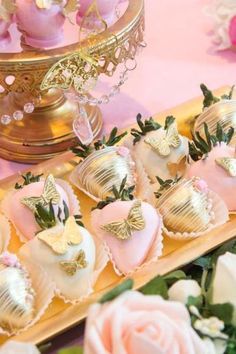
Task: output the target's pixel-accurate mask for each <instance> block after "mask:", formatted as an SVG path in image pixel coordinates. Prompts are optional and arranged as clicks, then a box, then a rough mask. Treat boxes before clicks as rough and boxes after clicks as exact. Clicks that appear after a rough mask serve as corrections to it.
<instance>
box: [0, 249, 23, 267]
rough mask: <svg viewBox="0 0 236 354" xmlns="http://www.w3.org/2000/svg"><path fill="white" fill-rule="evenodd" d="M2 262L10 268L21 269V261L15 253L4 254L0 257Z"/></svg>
mask: <svg viewBox="0 0 236 354" xmlns="http://www.w3.org/2000/svg"><path fill="white" fill-rule="evenodd" d="M0 261H1V262H2V263H3V264H4V265H6V266H8V267H16V268H19V260H18V258H17V256H16V255H15V254H13V253H9V252H4V253H3V254H2V255H1V257H0Z"/></svg>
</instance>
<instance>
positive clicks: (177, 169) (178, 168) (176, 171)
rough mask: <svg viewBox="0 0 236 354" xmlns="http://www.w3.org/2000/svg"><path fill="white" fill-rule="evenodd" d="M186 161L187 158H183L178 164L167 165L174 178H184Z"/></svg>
mask: <svg viewBox="0 0 236 354" xmlns="http://www.w3.org/2000/svg"><path fill="white" fill-rule="evenodd" d="M186 161H187V157H186V156H183V157H182V158H181V159H180V161H178V162H177V163H174V162H168V163H167V168H168V171H169V173H170V175H171V176H172V177H175V176H183V174H184V172H185V170H186Z"/></svg>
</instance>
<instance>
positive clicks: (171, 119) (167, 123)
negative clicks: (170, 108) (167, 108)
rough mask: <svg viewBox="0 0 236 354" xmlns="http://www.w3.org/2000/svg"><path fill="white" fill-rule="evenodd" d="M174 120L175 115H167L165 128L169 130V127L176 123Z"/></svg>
mask: <svg viewBox="0 0 236 354" xmlns="http://www.w3.org/2000/svg"><path fill="white" fill-rule="evenodd" d="M174 121H175V117H174V116H167V117H166V120H165V126H164V129H165V130H167V129H168V128H169V126H170V125H171V124H173V123H174Z"/></svg>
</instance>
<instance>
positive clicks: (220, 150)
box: [186, 123, 236, 211]
mask: <svg viewBox="0 0 236 354" xmlns="http://www.w3.org/2000/svg"><path fill="white" fill-rule="evenodd" d="M233 134H234V129H233V128H230V129H229V130H228V132H227V133H225V132H224V131H223V129H222V127H221V125H220V124H219V123H218V125H217V130H216V134H215V135H211V134H210V133H209V131H208V127H207V125H206V124H205V136H206V138H203V137H202V136H201V135H200V134H199V133H196V137H195V138H194V141H193V143H192V144H190V156H191V157H192V159H193V160H194V162H193V163H191V164H190V166H189V168H188V170H187V174H186V175H187V177H193V176H196V177H200V178H202V179H204V180H205V181H206V182H207V184H208V186H209V188H210V189H211V190H212V191H214V192H216V193H217V194H218V195H219V196H220V197H221V198H222V199H223V200H224V201H225V203H226V205H227V207H228V209H229V211H235V210H236V199H235V190H236V154H235V148H234V147H232V146H229V145H228V144H229V142H230V140H231V138H232V136H233Z"/></svg>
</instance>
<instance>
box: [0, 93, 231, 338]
mask: <svg viewBox="0 0 236 354" xmlns="http://www.w3.org/2000/svg"><path fill="white" fill-rule="evenodd" d="M226 89H227V88H222V89H220V90H218V91H217V92H216V94H221V93H223V92H225V90H226ZM201 103H202V98H198V99H194V100H192V101H189V102H187V103H184V104H182V105H180V106H178V107H176V108H173V109H171V110H168V111H165V112H163V113H161V114H157V115H156V116H155V119H156V120H158V121H159V122H161V123H163V122H164V119H165V117H166V116H167V115H170V114H172V115H174V116H175V117H176V118H177V122H178V126H179V130H180V132H181V134H184V135H189V132H190V126H191V124H192V123H193V117H194V116H195V115H197V114H198V113H199V112H200V111H201ZM129 129H130V128H129ZM75 165H76V158H74V157H73V154H72V153H71V152H66V153H64V154H63V155H60V156H58V157H56V158H54V159H52V160H48V161H46V162H44V163H41V164H39V165H37V166H32V167H30V170H31V171H32V172H33V173H37V174H38V173H45V174H48V173H49V172H50V173H53V174H54V176H55V177H60V178H63V179H67V177H68V174H69V173H70V172H71V170H72V169H73V168H74V166H75ZM18 180H19V174H17V175H14V176H11V177H9V178H6V179H5V180H3V181H1V182H0V198H3V197H4V195H5V193H6V192H7V191H8V190H9V188H12V187H13V185H14V184H15V183H16V182H17V181H18ZM76 192H77V195H78V197H79V200H80V203H81V210H82V215H83V221H84V223H85V226H86V227H87V228H88V229H89V216H90V210H91V208H92V207H93V206H94V204H95V203H94V202H93V201H92V200H91V199H89V198H88V197H87V196H85V195H84V194H83V193H81V192H79V191H76ZM235 235H236V217H235V216H232V217H231V219H230V221H229V222H228V223H227V224H225V225H223V226H221V227H218V228H217V229H215V230H213V231H211V232H209V233H208V234H206V235H205V236H203V237H200V238H197V239H194V240H191V241H188V242H183V241H182V242H180V241H174V240H171V239H169V238H167V237H165V239H164V253H163V256H162V257H161V258H160V259H159V260H158V261H156V262H153V263H152V264H150V265H148V266H146V267H143V268H142V269H141V270H139V271H137V272H135V273H134V274H133V279H134V281H135V288H139V287H141V286H143V285H144V284H145V283H147V282H148V281H149V280H151V279H152V278H153V277H155V276H156V275H157V274H160V275H161V274H165V273H168V272H170V271H172V270H174V269H176V268H179V267H181V266H183V265H185V264H187V263H189V262H191V261H192V260H194V259H196V258H197V257H199V256H201V255H202V254H204V253H206V252H208V251H210V250H211V249H213V248H215V247H217V246H219V245H220V244H222V243H223V242H225V241H227V240H229V239H231V238H233V237H234V236H235ZM20 245H21V243H20V241H19V239H18V238H17V236H16V235H13V237H12V240H11V243H10V248H9V249H10V251H17V249H18V248H19V246H20ZM122 281H123V278H122V277H118V276H117V275H116V274H115V273H114V271H113V268H112V266H111V264H108V266H107V267H106V269H105V270H104V271H103V273H102V274H101V275H100V277H99V280H98V282H97V284H96V287H95V292H94V293H93V294H92V295H91V296H89V297H88V298H87V299H86V300H84V301H83V302H81V303H80V304H77V305H69V304H64V302H63V301H62V300H60V299H58V298H54V300H53V302H52V303H51V305H50V306H49V308H48V309H47V311H46V313H45V314H44V316H43V318H42V319H41V320H40V321H39V322H38V323H37V324H35V325H34V326H33V327H31V328H30V329H29V330H28V331H26V332H23V333H22V334H20V335H18V336H16V337H14V339H15V340H20V341H30V342H33V343H35V344H39V343H42V342H44V341H46V340H48V339H50V338H52V337H53V336H56V335H57V334H59V333H61V332H63V331H66V330H68V329H69V328H71V327H73V326H75V325H76V324H78V323H79V322H81V321H82V320H83V319H85V318H86V316H87V312H88V307H89V305H90V304H91V303H93V302H96V301H97V300H98V299H99V298H100V297H101V296H102V295H103V294H104V293H106V292H107V291H109V290H110V289H112V288H113V287H114V286H116V285H117V284H118V283H119V282H122ZM6 339H7V338H6V337H4V336H0V343H2V342H4V341H5V340H6Z"/></svg>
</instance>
